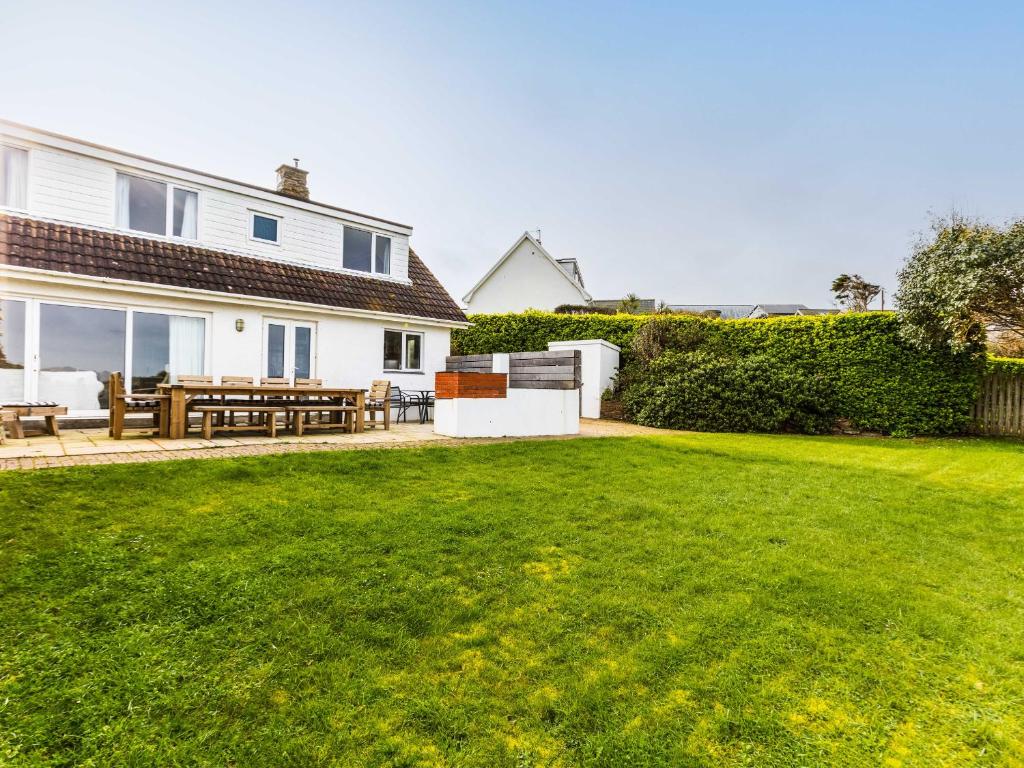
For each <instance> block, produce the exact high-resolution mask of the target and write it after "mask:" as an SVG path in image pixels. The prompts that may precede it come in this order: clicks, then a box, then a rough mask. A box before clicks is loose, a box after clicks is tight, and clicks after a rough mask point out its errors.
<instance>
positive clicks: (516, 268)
mask: <svg viewBox="0 0 1024 768" xmlns="http://www.w3.org/2000/svg"><path fill="white" fill-rule="evenodd" d="M462 301H463V305H464V306H465V308H466V311H467V312H470V313H474V312H477V313H496V312H522V311H523V310H526V309H543V310H548V311H551V310H553V309H554V308H555V307H557V306H560V305H562V304H576V305H580V304H589V303H590V301H591V297H590V294H589V293H587V290H586V288H584V287H583V273H582V272H581V271H580V267H579V264H578V263H577V261H576V259H556V258H555V257H553V256H552V255H551V254H550V253H548V252H547V250H545V248H544V246H543V245H541V244H540V241H539V240H537V238H535V237H534V236H533V235H531V234H530V233H529V232H524V233H523V234H522V236H521V237H520V238H519V239H518V240H516V242H515V244H513V246H512V247H511V248H509V249H508V250H507V251H506V252H505V255H504V256H502V257H501V258H500V259H498V261H497V262H495V264H494V265H493V266H492V267H491V268H490V269H489V270H487V274H485V275H484V276H483V277H482V278H480V281H479V282H478V283H477V284H476V285H474V286H473V287H472V288H471V289H470V291H469V293H467V294H466V295H465V296H464V297H463V298H462Z"/></svg>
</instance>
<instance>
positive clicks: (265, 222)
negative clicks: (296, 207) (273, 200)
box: [249, 211, 281, 245]
mask: <svg viewBox="0 0 1024 768" xmlns="http://www.w3.org/2000/svg"><path fill="white" fill-rule="evenodd" d="M249 213H250V216H249V239H251V240H257V241H259V242H261V243H273V244H274V245H277V244H278V243H279V242H280V241H281V217H280V216H271V215H270V214H268V213H256V212H255V211H250V212H249Z"/></svg>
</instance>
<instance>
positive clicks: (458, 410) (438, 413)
mask: <svg viewBox="0 0 1024 768" xmlns="http://www.w3.org/2000/svg"><path fill="white" fill-rule="evenodd" d="M579 431H580V395H579V391H578V390H575V389H510V390H508V396H507V397H480V398H472V397H458V398H453V399H444V400H442V399H438V400H437V401H436V403H435V405H434V432H436V433H437V434H439V435H447V436H449V437H527V436H544V435H547V436H551V435H577V434H579Z"/></svg>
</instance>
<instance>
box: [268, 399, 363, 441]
mask: <svg viewBox="0 0 1024 768" xmlns="http://www.w3.org/2000/svg"><path fill="white" fill-rule="evenodd" d="M285 409H286V410H287V412H288V414H289V415H290V416H291V421H292V426H293V428H294V430H295V436H296V437H302V434H303V432H305V431H306V430H308V429H340V430H342V431H343V432H353V431H355V429H354V422H355V413H356V410H357V409H356V407H355V406H354V405H335V404H334V403H330V402H314V403H308V402H302V401H299V402H297V403H295V404H294V405H286V406H285ZM313 414H325V415H326V416H327V417H328V418H327V420H326V421H325V420H324V419H323V418H318V419H317V420H316V421H313V420H311V419H310V418H309V417H310V416H312V415H313Z"/></svg>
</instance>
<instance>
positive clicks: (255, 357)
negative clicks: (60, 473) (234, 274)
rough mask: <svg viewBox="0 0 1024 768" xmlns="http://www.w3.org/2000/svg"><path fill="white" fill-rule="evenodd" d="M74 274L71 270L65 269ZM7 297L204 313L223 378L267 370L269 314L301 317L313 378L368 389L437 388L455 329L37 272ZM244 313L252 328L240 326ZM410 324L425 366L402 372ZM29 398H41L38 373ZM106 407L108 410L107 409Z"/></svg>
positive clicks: (15, 278) (210, 354) (32, 335)
mask: <svg viewBox="0 0 1024 768" xmlns="http://www.w3.org/2000/svg"><path fill="white" fill-rule="evenodd" d="M65 277H71V276H65ZM0 280H2V281H3V297H4V298H8V299H27V300H29V301H34V302H36V303H37V304H38V303H53V304H76V305H84V306H91V307H101V308H108V309H124V310H128V309H135V310H141V311H163V312H172V313H173V312H182V313H187V314H199V315H200V316H202V317H204V318H205V319H206V344H205V369H204V373H206V374H211V375H213V376H214V377H216V378H217V379H218V380H219V377H220V376H224V375H229V376H252V377H253V378H254V379H255V380H258V379H259V377H260V376H265V375H266V372H265V366H266V352H265V348H264V338H263V321H264V318H273V319H278V320H280V319H285V320H298V321H304V322H311V323H314V324H315V329H316V338H315V346H314V352H315V358H314V363H313V368H314V370H313V371H312V375H313V377H314V378H322V379H323V380H324V384H325V385H327V386H335V387H358V388H368V387H369V385H370V382H371V381H373V380H374V379H388V380H390V381H391V382H392V384H394V385H397V386H400V387H402V388H403V389H433V388H434V373H435V372H436V371H443V370H444V368H445V357H446V356H447V355H448V353H449V344H450V329H449V328H444V327H438V326H436V325H431V324H429V323H416V322H412V321H409V322H405V321H403V320H402V319H401V318H398V319H396V320H395V321H388V320H384V319H368V318H367V319H364V318H359V317H350V316H345V315H344V314H342V313H340V312H332V311H330V310H321V309H317V308H312V307H307V308H302V307H290V306H283V305H282V304H281V303H280V302H274V301H273V300H262V299H244V300H243V301H242V302H239V303H235V302H233V301H225V300H218V299H217V298H216V297H206V296H189V295H187V292H184V291H180V292H177V293H178V294H179V295H173V294H174V293H175V292H174V291H173V290H168V291H167V292H166V294H165V295H154V294H153V293H148V294H147V293H146V290H145V287H143V286H139V287H136V286H130V287H128V286H114V285H108V286H103V285H96V284H93V283H89V282H87V281H86V280H82V282H81V284H74V282H73V281H69V284H60V283H56V282H53V281H49V280H46V281H42V280H36V279H33V277H32V276H31V275H28V274H24V275H18V274H14V275H6V276H3V277H0ZM237 320H243V321H244V323H245V328H244V330H243V331H241V332H239V331H237V330H236V329H235V323H236V321H237ZM28 326H29V327H28V328H27V335H28V337H29V344H28V353H29V354H28V359H29V360H31V359H32V356H33V355H34V354H35V352H36V350H35V348H34V344H36V343H37V341H36V340H37V339H38V333H37V328H36V327H33V325H32V323H31V321H30V322H29V323H28ZM385 329H391V330H404V331H414V332H417V333H422V334H423V373H402V372H397V371H385V370H384V367H383V365H384V331H385ZM28 379H29V386H28V389H27V391H26V394H25V399H29V400H31V399H35V398H36V393H35V392H34V391H33V388H34V387H35V386H36V385H35V382H34V380H33V374H32V373H31V372H30V373H29V374H28ZM104 413H105V412H104ZM70 415H71V416H83V415H98V412H96V411H95V410H94V409H85V410H82V409H79V410H78V411H77V412H75V411H72V412H71V413H70Z"/></svg>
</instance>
